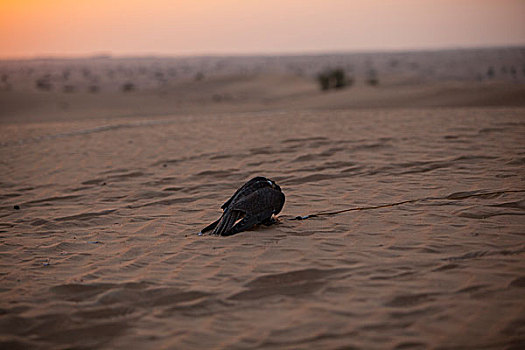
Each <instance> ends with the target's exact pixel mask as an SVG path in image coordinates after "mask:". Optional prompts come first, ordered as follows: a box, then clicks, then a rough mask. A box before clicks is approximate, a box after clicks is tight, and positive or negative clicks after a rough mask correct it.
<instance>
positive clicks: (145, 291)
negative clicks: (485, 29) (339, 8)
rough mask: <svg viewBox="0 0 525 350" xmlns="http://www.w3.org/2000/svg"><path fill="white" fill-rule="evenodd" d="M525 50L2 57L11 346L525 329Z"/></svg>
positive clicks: (499, 334)
mask: <svg viewBox="0 0 525 350" xmlns="http://www.w3.org/2000/svg"><path fill="white" fill-rule="evenodd" d="M523 53H524V50H523V49H494V50H482V51H446V52H430V53H392V54H385V53H376V54H360V55H357V54H356V55H347V56H345V55H340V56H313V57H307V56H304V57H284V58H275V57H274V58H272V57H262V58H261V57H259V58H257V57H244V58H242V57H241V58H184V59H168V58H163V59H158V58H142V59H115V58H92V59H83V60H30V61H9V62H2V63H1V64H0V67H1V69H0V72H3V73H2V74H3V75H4V76H5V75H7V76H8V78H6V79H4V80H3V84H4V85H2V86H3V88H2V90H1V91H0V106H1V107H0V108H1V109H0V136H1V139H0V157H1V158H0V160H1V163H0V164H1V169H0V170H1V174H2V175H1V177H0V188H1V192H0V193H1V195H0V216H1V220H0V236H1V244H0V247H1V265H0V281H1V283H0V296H1V298H0V311H1V312H0V347H1V348H5V349H25V348H35V349H72V348H79V349H80V348H82V349H84V348H104V349H125V348H127V349H130V348H133V349H156V348H165V349H202V348H212V349H215V348H218V349H246V348H261V349H274V348H285V349H521V348H523V346H524V345H525V337H524V334H525V303H524V302H523V300H525V259H524V257H525V241H524V234H525V233H524V227H525V216H524V215H525V172H524V165H525V142H524V140H525V137H524V136H525V85H524V81H525V74H522V72H521V66H520V63H521V64H523V62H524V61H523V58H524V57H525V56H524V54H523ZM444 58H447V60H445V61H446V62H447V66H445V67H443V60H444ZM218 62H219V63H218ZM332 63H333V64H334V65H338V66H341V65H342V66H345V67H352V72H353V75H352V77H353V79H354V84H353V85H352V86H351V87H349V88H347V89H343V90H338V91H328V92H321V91H320V90H319V87H318V86H317V83H316V81H315V74H316V73H317V72H318V71H319V70H320V69H322V68H323V67H328V66H329V65H330V64H332ZM370 65H374V67H375V69H377V71H378V77H379V84H378V85H377V86H370V85H368V84H367V83H366V74H367V69H368V68H369V67H370ZM144 66H147V67H155V69H153V68H151V69H150V68H147V69H146V68H144V69H145V73H141V72H144V70H143V67H144ZM490 66H494V67H496V68H497V69H496V73H495V76H491V77H490V78H488V77H487V76H485V75H484V74H486V72H487V67H490ZM503 66H504V67H506V71H507V73H503V70H501V69H500V68H501V67H503ZM108 67H109V68H108ZM118 67H120V70H119V68H118ZM141 67H142V68H141ZM158 67H161V68H162V69H160V68H159V70H157V68H158ZM203 67H204V68H206V67H207V69H203ZM510 67H515V68H514V70H515V71H516V74H515V75H514V74H513V73H510V72H511V69H510ZM170 69H175V70H174V71H173V72H175V73H174V74H173V75H172V76H170V74H169V72H170ZM110 70H111V71H114V73H113V74H114V75H115V76H114V78H110V77H107V76H106V75H105V74H106V73H107V72H108V71H110ZM414 70H416V72H414ZM65 71H69V74H65ZM88 71H89V73H86V72H88ZM93 72H99V73H96V74H95V73H93ZM118 72H122V73H118ZM152 72H153V73H152ZM156 72H157V73H158V72H160V73H162V74H156ZM199 72H200V73H202V75H198V73H199ZM348 72H350V70H349V68H348ZM431 72H433V73H431ZM523 73H525V72H523ZM118 74H121V75H122V77H120V78H117V77H116V76H117V75H118ZM480 74H481V75H482V76H481V77H480ZM46 75H49V76H48V78H46V79H48V81H50V82H52V84H51V86H50V87H49V88H48V87H44V89H42V88H41V87H40V88H39V87H37V86H36V85H35V80H38V79H40V78H42V77H43V76H46ZM65 76H67V77H68V79H65ZM93 76H97V77H98V78H96V79H95V78H93ZM130 77H132V78H130ZM161 78H162V79H161ZM65 80H67V82H65ZM72 81H73V82H72ZM129 81H132V82H133V84H134V87H133V88H132V89H130V91H123V89H122V86H123V84H126V82H129ZM159 81H160V82H159ZM95 82H96V84H98V85H97V89H96V91H90V86H92V85H94V84H95ZM65 85H68V86H69V85H71V86H73V87H72V88H66V87H65ZM257 175H261V176H267V177H269V178H271V179H273V180H275V181H276V182H277V183H278V184H279V185H280V186H281V188H282V190H283V192H284V193H285V194H286V203H285V206H284V209H283V211H282V213H281V215H279V217H278V220H279V222H278V224H276V225H274V226H270V227H265V226H262V227H256V228H254V229H252V230H249V231H246V232H242V233H239V234H237V235H235V236H232V237H213V236H202V237H199V236H198V235H197V233H198V232H199V231H200V230H201V229H202V228H203V227H204V226H206V225H207V224H208V223H209V222H211V221H212V220H214V219H216V218H217V216H218V215H219V214H220V205H221V204H222V203H223V202H224V201H225V200H226V199H228V198H229V196H231V194H233V192H234V191H235V190H236V189H237V188H238V187H239V186H240V185H242V184H243V183H244V182H245V181H247V180H248V179H250V178H251V177H254V176H257ZM407 201H408V202H407ZM401 202H404V203H401ZM389 204H390V206H389ZM383 205H384V206H383ZM373 206H383V207H381V208H369V209H363V210H352V211H347V212H344V213H340V214H337V215H324V216H323V215H321V216H317V217H312V218H309V219H307V220H294V219H295V218H296V216H304V215H309V214H316V213H322V212H326V211H336V210H344V209H348V208H354V209H359V208H368V207H373Z"/></svg>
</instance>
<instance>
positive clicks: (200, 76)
mask: <svg viewBox="0 0 525 350" xmlns="http://www.w3.org/2000/svg"><path fill="white" fill-rule="evenodd" d="M194 79H195V81H201V80H203V79H204V73H202V72H197V74H195V77H194Z"/></svg>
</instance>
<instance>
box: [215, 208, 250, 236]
mask: <svg viewBox="0 0 525 350" xmlns="http://www.w3.org/2000/svg"><path fill="white" fill-rule="evenodd" d="M242 216H243V214H242V212H240V211H237V210H227V211H226V212H224V214H223V215H222V217H221V219H220V221H219V223H218V224H217V226H216V227H215V229H214V230H213V232H212V234H213V235H219V236H222V235H223V234H225V233H227V232H228V231H230V230H231V228H232V227H233V225H235V222H237V220H239V219H241V218H242Z"/></svg>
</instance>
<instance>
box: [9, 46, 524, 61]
mask: <svg viewBox="0 0 525 350" xmlns="http://www.w3.org/2000/svg"><path fill="white" fill-rule="evenodd" d="M519 48H525V43H523V44H508V45H501V44H496V45H476V46H461V45H458V46H443V47H419V48H408V47H407V48H390V49H389V48H383V49H380V48H377V49H372V48H371V49H353V50H352V49H348V50H345V49H341V50H337V49H336V50H297V51H275V52H256V51H254V52H224V53H214V52H208V53H205V52H203V53H178V54H176V53H173V54H164V53H153V52H149V53H133V54H114V53H112V52H107V51H94V52H91V53H89V52H86V53H82V54H71V55H68V54H42V55H27V56H12V57H9V56H7V57H0V61H38V60H82V59H130V58H205V57H209V58H213V57H281V56H289V57H294V56H326V55H351V54H378V53H408V52H411V53H416V52H439V51H462V50H490V49H519Z"/></svg>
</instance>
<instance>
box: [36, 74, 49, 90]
mask: <svg viewBox="0 0 525 350" xmlns="http://www.w3.org/2000/svg"><path fill="white" fill-rule="evenodd" d="M35 86H36V88H37V89H38V90H42V91H50V90H51V88H52V87H53V86H52V85H51V82H50V81H49V79H48V78H46V77H44V78H39V79H37V80H36V81H35Z"/></svg>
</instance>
